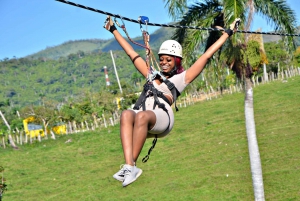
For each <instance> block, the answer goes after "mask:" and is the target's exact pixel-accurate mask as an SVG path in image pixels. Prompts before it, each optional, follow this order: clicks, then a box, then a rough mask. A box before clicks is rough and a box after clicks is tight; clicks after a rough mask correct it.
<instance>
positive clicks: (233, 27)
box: [225, 18, 241, 37]
mask: <svg viewBox="0 0 300 201" xmlns="http://www.w3.org/2000/svg"><path fill="white" fill-rule="evenodd" d="M240 23H241V19H240V18H236V19H235V20H234V21H233V23H231V24H230V26H229V29H226V30H225V32H226V33H227V34H228V36H229V37H230V36H232V35H233V34H234V33H235V32H236V31H237V29H238V28H239V25H240Z"/></svg>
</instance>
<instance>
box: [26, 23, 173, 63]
mask: <svg viewBox="0 0 300 201" xmlns="http://www.w3.org/2000/svg"><path fill="white" fill-rule="evenodd" d="M120 32H121V33H122V30H120ZM173 32H174V29H173V28H160V29H158V30H156V31H155V32H154V33H151V34H150V45H151V47H152V48H153V50H157V49H158V48H159V46H160V44H161V43H162V42H163V41H165V40H167V39H170V38H171V36H172V35H173ZM132 40H133V41H135V42H137V43H140V44H144V41H143V38H142V37H135V38H132ZM133 46H134V47H135V49H136V50H142V49H143V48H142V47H140V46H135V45H134V44H133ZM110 50H113V51H115V50H122V48H121V46H120V45H119V44H118V43H117V42H116V40H115V39H114V38H113V36H112V39H109V40H103V39H86V40H75V41H67V42H65V43H63V44H60V45H57V46H53V47H48V48H46V49H44V50H41V51H39V52H37V53H34V54H31V55H28V56H27V57H26V58H31V59H39V58H48V59H59V58H60V57H67V56H68V55H70V54H76V53H77V52H79V51H83V52H85V53H95V52H108V51H110Z"/></svg>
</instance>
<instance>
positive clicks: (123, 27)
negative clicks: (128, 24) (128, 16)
mask: <svg viewBox="0 0 300 201" xmlns="http://www.w3.org/2000/svg"><path fill="white" fill-rule="evenodd" d="M119 16H120V19H121V21H122V25H120V24H119V22H118V21H117V18H116V17H115V18H114V21H115V23H116V25H117V26H118V27H120V28H122V29H125V23H124V21H123V18H122V16H121V15H119Z"/></svg>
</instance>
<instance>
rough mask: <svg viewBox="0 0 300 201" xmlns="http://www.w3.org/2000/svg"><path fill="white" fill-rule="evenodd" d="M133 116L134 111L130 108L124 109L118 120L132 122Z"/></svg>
mask: <svg viewBox="0 0 300 201" xmlns="http://www.w3.org/2000/svg"><path fill="white" fill-rule="evenodd" d="M134 118H135V112H134V111H131V110H124V111H123V112H122V114H121V118H120V121H121V123H122V122H128V121H131V122H133V121H134Z"/></svg>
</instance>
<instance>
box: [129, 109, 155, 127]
mask: <svg viewBox="0 0 300 201" xmlns="http://www.w3.org/2000/svg"><path fill="white" fill-rule="evenodd" d="M134 122H135V124H136V125H137V124H139V125H143V124H147V125H148V124H151V122H155V114H154V113H153V114H152V113H150V112H148V111H142V112H139V113H137V114H136V116H135V119H134Z"/></svg>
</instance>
